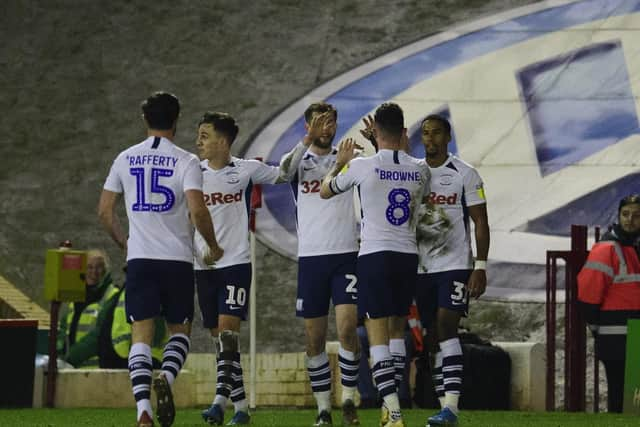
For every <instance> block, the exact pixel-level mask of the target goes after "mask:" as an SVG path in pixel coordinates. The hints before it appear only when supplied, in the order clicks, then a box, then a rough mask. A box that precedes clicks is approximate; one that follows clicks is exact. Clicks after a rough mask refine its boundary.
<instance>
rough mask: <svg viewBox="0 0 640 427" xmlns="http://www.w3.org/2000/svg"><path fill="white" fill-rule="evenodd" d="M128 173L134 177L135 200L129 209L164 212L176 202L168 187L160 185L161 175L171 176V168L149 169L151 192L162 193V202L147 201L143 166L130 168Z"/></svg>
mask: <svg viewBox="0 0 640 427" xmlns="http://www.w3.org/2000/svg"><path fill="white" fill-rule="evenodd" d="M129 173H130V174H131V175H133V176H135V177H136V202H135V203H134V204H133V206H131V210H133V211H137V212H145V211H146V212H148V211H151V212H165V211H168V210H169V209H171V208H172V207H173V205H174V203H175V202H176V195H175V194H174V193H173V191H172V190H171V189H170V188H169V187H165V186H164V185H160V183H159V179H160V177H161V176H167V177H168V176H173V170H171V169H156V168H152V169H151V193H156V194H163V195H164V196H165V200H164V203H147V202H146V193H145V185H144V168H131V169H129Z"/></svg>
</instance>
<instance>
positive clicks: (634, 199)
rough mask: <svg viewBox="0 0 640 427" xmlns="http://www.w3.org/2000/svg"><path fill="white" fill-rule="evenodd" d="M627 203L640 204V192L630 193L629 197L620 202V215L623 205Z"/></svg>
mask: <svg viewBox="0 0 640 427" xmlns="http://www.w3.org/2000/svg"><path fill="white" fill-rule="evenodd" d="M627 205H640V194H629V195H628V196H627V197H623V198H622V199H621V200H620V203H618V215H620V211H621V210H622V208H623V207H625V206H627Z"/></svg>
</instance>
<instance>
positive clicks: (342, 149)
mask: <svg viewBox="0 0 640 427" xmlns="http://www.w3.org/2000/svg"><path fill="white" fill-rule="evenodd" d="M358 148H359V149H362V147H360V146H359V145H358V144H356V141H355V140H354V139H353V138H347V139H343V140H342V141H341V142H340V145H338V154H337V155H336V164H337V165H339V166H341V167H342V166H344V165H346V164H347V163H349V162H350V161H351V160H352V159H353V158H354V157H355V156H356V152H355V150H356V149H358Z"/></svg>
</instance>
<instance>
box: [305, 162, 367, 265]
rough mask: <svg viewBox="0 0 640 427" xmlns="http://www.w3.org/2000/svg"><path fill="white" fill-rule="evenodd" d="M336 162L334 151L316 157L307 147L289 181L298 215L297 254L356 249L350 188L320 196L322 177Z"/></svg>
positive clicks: (311, 254)
mask: <svg viewBox="0 0 640 427" xmlns="http://www.w3.org/2000/svg"><path fill="white" fill-rule="evenodd" d="M335 162H336V151H335V150H332V151H331V152H330V153H329V154H326V155H323V156H320V155H317V154H315V153H313V152H312V151H309V150H307V151H306V153H305V154H304V156H303V158H302V160H301V161H300V164H299V165H298V170H297V174H296V176H295V177H294V180H293V182H292V187H293V191H294V195H295V196H296V207H297V215H298V222H297V225H298V256H318V255H331V254H341V253H347V252H357V251H358V222H357V220H356V216H355V209H354V205H353V191H351V190H350V189H349V190H348V191H346V192H345V193H344V194H340V195H338V196H335V197H333V198H331V199H329V200H323V199H321V198H320V186H321V184H322V180H323V179H324V177H325V176H326V175H327V173H328V172H329V170H331V168H332V167H333V165H334V164H335Z"/></svg>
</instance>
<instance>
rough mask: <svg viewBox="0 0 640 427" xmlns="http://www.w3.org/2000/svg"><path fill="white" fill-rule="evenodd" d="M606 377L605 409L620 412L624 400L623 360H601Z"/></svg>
mask: <svg viewBox="0 0 640 427" xmlns="http://www.w3.org/2000/svg"><path fill="white" fill-rule="evenodd" d="M602 364H603V365H604V370H605V372H606V375H607V389H608V390H609V391H608V393H607V409H608V411H609V412H622V402H623V398H624V364H625V361H624V360H603V361H602Z"/></svg>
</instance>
